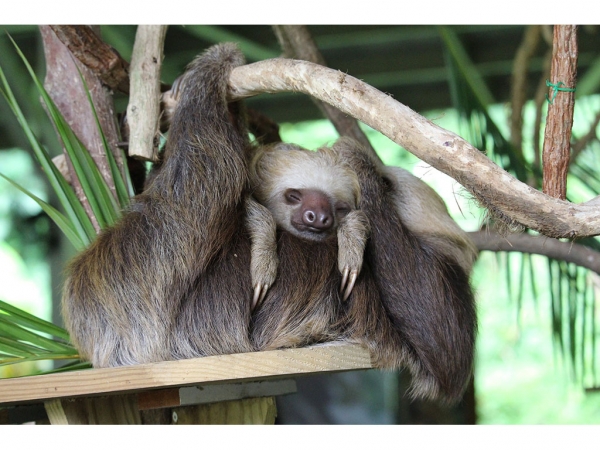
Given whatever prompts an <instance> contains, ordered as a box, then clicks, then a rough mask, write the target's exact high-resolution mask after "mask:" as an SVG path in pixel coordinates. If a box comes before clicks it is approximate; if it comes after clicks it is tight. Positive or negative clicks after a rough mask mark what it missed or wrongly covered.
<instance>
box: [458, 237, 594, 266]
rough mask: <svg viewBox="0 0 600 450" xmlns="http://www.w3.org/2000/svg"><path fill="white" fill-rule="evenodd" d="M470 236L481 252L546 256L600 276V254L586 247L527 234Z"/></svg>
mask: <svg viewBox="0 0 600 450" xmlns="http://www.w3.org/2000/svg"><path fill="white" fill-rule="evenodd" d="M468 235H469V237H470V238H471V240H472V241H473V243H474V244H475V245H476V246H477V248H478V249H479V250H480V251H482V250H489V251H493V252H519V253H533V254H536V255H544V256H547V257H548V258H553V259H557V260H560V261H566V262H570V263H574V264H577V265H578V266H581V267H585V268H586V269H589V270H592V271H594V272H596V273H597V274H599V275H600V253H598V252H596V251H594V250H592V249H590V248H588V247H586V246H584V245H580V244H575V243H573V242H562V241H558V240H556V239H551V238H548V237H544V236H532V235H530V234H526V233H519V234H509V235H508V236H504V235H500V234H498V233H493V232H488V231H474V232H471V233H468Z"/></svg>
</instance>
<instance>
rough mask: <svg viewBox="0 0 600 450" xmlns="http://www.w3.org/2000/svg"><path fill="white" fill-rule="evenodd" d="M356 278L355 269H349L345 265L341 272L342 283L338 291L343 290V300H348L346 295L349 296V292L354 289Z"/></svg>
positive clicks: (356, 272)
mask: <svg viewBox="0 0 600 450" xmlns="http://www.w3.org/2000/svg"><path fill="white" fill-rule="evenodd" d="M357 278H358V271H357V270H352V271H350V268H349V267H347V266H346V267H345V268H344V272H343V273H342V283H341V286H340V292H343V295H342V299H343V300H344V301H346V300H348V297H350V294H351V293H352V289H354V284H355V283H356V279H357Z"/></svg>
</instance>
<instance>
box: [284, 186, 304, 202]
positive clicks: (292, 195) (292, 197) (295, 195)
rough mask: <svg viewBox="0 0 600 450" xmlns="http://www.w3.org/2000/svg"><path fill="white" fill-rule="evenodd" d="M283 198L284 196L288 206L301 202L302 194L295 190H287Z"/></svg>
mask: <svg viewBox="0 0 600 450" xmlns="http://www.w3.org/2000/svg"><path fill="white" fill-rule="evenodd" d="M284 196H285V200H286V202H287V203H289V204H290V205H293V204H297V203H301V202H302V194H301V193H300V191H297V190H296V189H288V190H287V191H285V194H284Z"/></svg>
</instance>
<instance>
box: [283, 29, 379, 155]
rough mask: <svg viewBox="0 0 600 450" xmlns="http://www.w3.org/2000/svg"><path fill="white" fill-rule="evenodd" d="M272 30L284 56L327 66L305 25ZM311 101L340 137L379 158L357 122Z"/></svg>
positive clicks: (325, 105) (335, 109) (317, 102)
mask: <svg viewBox="0 0 600 450" xmlns="http://www.w3.org/2000/svg"><path fill="white" fill-rule="evenodd" d="M273 30H274V31H275V35H276V36H277V39H278V40H279V44H280V45H281V47H282V49H283V51H284V53H285V56H287V57H290V58H294V59H302V60H304V61H310V62H313V63H316V64H320V65H322V66H327V63H326V62H325V58H324V57H323V55H322V54H321V52H320V51H319V49H318V47H317V44H316V43H315V41H314V39H313V38H312V36H311V34H310V32H309V31H308V28H307V27H306V26H305V25H274V26H273ZM312 100H313V102H314V103H315V105H317V107H318V108H319V109H320V110H321V112H322V113H323V114H324V115H325V117H327V118H328V119H329V120H330V121H331V123H332V124H333V126H334V127H335V129H336V130H337V132H338V133H339V134H340V136H349V137H351V138H353V139H355V140H357V141H358V142H360V143H361V144H362V145H364V146H365V147H366V148H368V149H369V150H371V152H372V154H373V156H375V157H376V158H379V155H377V153H376V152H375V149H374V148H373V146H372V145H371V142H370V141H369V139H368V138H367V136H366V134H365V133H364V132H363V131H362V130H361V129H360V127H359V126H358V122H357V121H356V120H355V119H354V118H353V117H350V116H347V115H346V114H344V113H342V112H341V111H340V110H339V109H337V108H334V107H333V106H331V105H329V104H327V103H324V102H322V101H320V100H318V99H316V98H315V97H312Z"/></svg>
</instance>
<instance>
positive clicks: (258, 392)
mask: <svg viewBox="0 0 600 450" xmlns="http://www.w3.org/2000/svg"><path fill="white" fill-rule="evenodd" d="M296 391H297V389H296V381H295V380H292V379H285V380H264V381H249V382H243V383H226V384H209V385H203V386H186V387H180V388H170V389H153V390H151V391H143V392H140V393H139V394H138V407H139V409H140V410H148V409H157V408H172V407H175V406H193V405H203V404H207V403H217V402H226V401H231V400H241V399H244V398H253V397H254V398H256V397H275V396H279V395H286V394H293V393H295V392H296Z"/></svg>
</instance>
